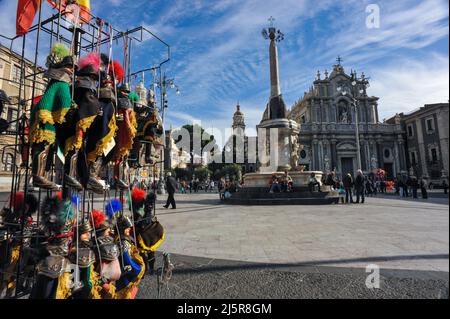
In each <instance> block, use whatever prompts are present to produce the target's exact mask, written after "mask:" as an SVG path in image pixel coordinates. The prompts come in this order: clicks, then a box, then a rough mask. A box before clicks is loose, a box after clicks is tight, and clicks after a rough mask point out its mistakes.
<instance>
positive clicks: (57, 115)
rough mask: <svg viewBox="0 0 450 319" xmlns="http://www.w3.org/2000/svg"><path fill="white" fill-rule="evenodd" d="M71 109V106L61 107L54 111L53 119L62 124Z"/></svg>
mask: <svg viewBox="0 0 450 319" xmlns="http://www.w3.org/2000/svg"><path fill="white" fill-rule="evenodd" d="M69 110H70V108H65V109H63V108H61V109H60V110H58V111H56V112H52V116H53V121H55V123H59V124H62V123H63V122H64V121H65V119H66V115H67V112H69Z"/></svg>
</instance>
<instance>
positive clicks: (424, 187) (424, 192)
mask: <svg viewBox="0 0 450 319" xmlns="http://www.w3.org/2000/svg"><path fill="white" fill-rule="evenodd" d="M419 184H420V190H421V191H422V198H423V199H428V191H427V182H426V181H425V179H424V178H423V177H422V178H421V179H420V183H419Z"/></svg>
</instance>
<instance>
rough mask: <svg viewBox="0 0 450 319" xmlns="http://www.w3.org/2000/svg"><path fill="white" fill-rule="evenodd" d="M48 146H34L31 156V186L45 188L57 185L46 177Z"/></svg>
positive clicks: (53, 187)
mask: <svg viewBox="0 0 450 319" xmlns="http://www.w3.org/2000/svg"><path fill="white" fill-rule="evenodd" d="M49 151H50V146H49V145H45V146H43V149H42V145H39V146H36V149H35V154H34V156H33V186H36V187H41V188H45V189H56V188H58V186H57V185H56V184H55V183H53V182H52V181H51V180H49V179H48V178H47V177H46V173H47V172H46V171H45V166H46V162H47V157H48V155H49Z"/></svg>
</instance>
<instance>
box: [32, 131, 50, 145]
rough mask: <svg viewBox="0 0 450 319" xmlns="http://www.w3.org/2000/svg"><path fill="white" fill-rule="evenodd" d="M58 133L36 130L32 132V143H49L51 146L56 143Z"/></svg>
mask: <svg viewBox="0 0 450 319" xmlns="http://www.w3.org/2000/svg"><path fill="white" fill-rule="evenodd" d="M55 139H56V133H55V132H52V131H47V130H41V129H37V130H36V129H35V130H34V131H30V141H31V143H41V142H48V143H49V144H53V143H55Z"/></svg>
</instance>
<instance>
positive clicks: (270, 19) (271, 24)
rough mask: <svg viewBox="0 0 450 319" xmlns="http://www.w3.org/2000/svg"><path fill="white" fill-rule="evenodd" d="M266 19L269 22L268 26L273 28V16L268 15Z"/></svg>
mask: <svg viewBox="0 0 450 319" xmlns="http://www.w3.org/2000/svg"><path fill="white" fill-rule="evenodd" d="M268 21H269V23H270V27H271V28H273V22H274V21H275V18H274V17H272V16H270V18H269V20H268Z"/></svg>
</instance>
